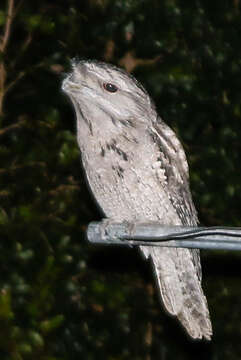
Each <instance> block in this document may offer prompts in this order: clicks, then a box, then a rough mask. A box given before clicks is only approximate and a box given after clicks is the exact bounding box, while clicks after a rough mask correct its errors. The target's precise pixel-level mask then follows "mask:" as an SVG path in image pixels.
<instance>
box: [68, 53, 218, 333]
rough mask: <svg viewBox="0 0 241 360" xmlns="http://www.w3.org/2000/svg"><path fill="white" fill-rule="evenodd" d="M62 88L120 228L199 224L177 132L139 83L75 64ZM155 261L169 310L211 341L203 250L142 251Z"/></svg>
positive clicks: (84, 153) (106, 206)
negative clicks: (133, 224)
mask: <svg viewBox="0 0 241 360" xmlns="http://www.w3.org/2000/svg"><path fill="white" fill-rule="evenodd" d="M71 65H72V69H71V71H70V72H69V73H68V74H67V75H66V76H65V78H64V80H63V82H62V90H63V92H64V93H65V94H66V95H67V96H68V97H69V99H70V100H71V103H72V104H73V107H74V110H75V116H76V121H77V142H78V145H79V149H80V153H81V160H82V165H83V169H84V172H85V175H86V178H87V182H88V184H89V187H90V189H91V192H92V194H93V195H94V198H95V199H96V201H97V204H98V205H99V207H100V208H101V210H102V212H103V214H104V216H105V217H106V218H107V219H111V220H113V221H116V222H129V223H144V222H145V223H146V222H158V223H159V224H161V225H170V226H171V225H192V226H193V225H197V224H198V217H197V211H196V209H195V206H194V204H193V200H192V196H191V192H190V186H189V169H188V163H187V160H186V155H185V152H184V149H183V147H182V145H181V143H180V141H179V140H178V138H177V136H176V134H175V132H174V131H173V130H172V129H171V128H170V127H169V126H168V125H167V124H166V123H165V122H164V121H163V120H162V118H161V117H160V116H159V115H158V113H157V110H156V107H155V105H154V102H153V100H152V99H151V97H150V96H149V94H148V92H147V91H146V90H145V88H144V87H143V86H142V85H141V84H140V83H139V82H138V81H137V80H136V78H135V77H134V76H132V75H131V74H129V73H127V72H126V71H125V70H124V69H122V68H119V67H117V66H115V65H113V64H110V63H105V62H101V61H97V60H78V59H73V60H72V61H71ZM140 250H141V252H142V254H143V255H144V258H146V259H150V261H151V263H152V265H153V271H154V273H155V278H156V280H157V287H158V288H159V293H160V297H161V299H162V303H163V305H164V309H166V311H167V312H168V313H169V314H171V315H172V316H174V317H177V318H178V319H179V321H180V323H181V324H182V326H183V327H184V329H185V330H186V332H187V333H188V334H189V336H190V337H191V338H192V339H206V340H210V339H211V336H212V325H211V320H210V315H209V310H208V305H207V300H206V297H205V295H204V293H203V289H202V286H201V280H202V279H201V278H202V271H201V264H200V255H199V250H197V249H187V248H167V247H152V246H140Z"/></svg>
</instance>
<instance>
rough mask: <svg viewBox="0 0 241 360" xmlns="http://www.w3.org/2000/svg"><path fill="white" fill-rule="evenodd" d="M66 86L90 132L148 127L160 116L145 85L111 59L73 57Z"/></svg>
mask: <svg viewBox="0 0 241 360" xmlns="http://www.w3.org/2000/svg"><path fill="white" fill-rule="evenodd" d="M62 89H63V91H64V92H65V93H67V95H68V96H69V97H70V99H71V100H72V102H73V104H74V107H75V110H76V114H77V121H78V128H79V127H80V126H81V124H82V126H84V125H83V123H85V124H87V125H88V126H87V127H88V128H89V131H90V132H91V131H96V132H97V133H98V134H101V131H103V130H106V129H107V128H108V131H109V132H111V133H112V134H113V133H116V134H117V133H118V132H119V133H120V132H121V131H122V130H123V129H125V128H126V127H127V126H129V127H135V128H138V127H139V126H141V127H143V126H146V127H147V126H148V125H149V124H150V123H151V120H153V118H154V117H155V116H156V112H155V107H154V105H153V103H152V101H151V99H150V97H149V95H148V93H147V92H146V90H145V89H144V88H143V86H142V85H141V84H139V83H138V82H137V80H136V79H135V78H134V77H132V76H131V75H129V74H128V73H127V72H126V71H124V70H122V69H120V68H117V67H115V66H113V65H110V64H107V63H102V62H98V61H95V60H87V61H76V60H73V61H72V72H71V73H70V74H69V75H68V76H67V77H66V78H65V80H64V81H63V85H62ZM83 120H84V122H83ZM80 123H81V124H80Z"/></svg>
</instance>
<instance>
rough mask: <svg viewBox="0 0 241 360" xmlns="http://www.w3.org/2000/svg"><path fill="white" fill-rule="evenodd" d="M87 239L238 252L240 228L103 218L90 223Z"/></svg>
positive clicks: (240, 239)
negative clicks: (122, 220)
mask: <svg viewBox="0 0 241 360" xmlns="http://www.w3.org/2000/svg"><path fill="white" fill-rule="evenodd" d="M87 239H88V241H90V242H91V243H100V244H113V245H126V246H137V245H145V246H161V247H181V248H198V249H216V250H241V228H231V227H198V226H162V225H160V224H158V223H148V224H131V223H127V222H124V223H115V222H112V221H110V220H109V219H104V220H103V221H101V222H92V223H90V224H89V226H88V229H87Z"/></svg>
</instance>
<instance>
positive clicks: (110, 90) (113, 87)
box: [103, 83, 118, 93]
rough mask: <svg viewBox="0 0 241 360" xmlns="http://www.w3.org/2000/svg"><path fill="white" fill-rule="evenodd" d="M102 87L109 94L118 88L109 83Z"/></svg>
mask: <svg viewBox="0 0 241 360" xmlns="http://www.w3.org/2000/svg"><path fill="white" fill-rule="evenodd" d="M103 87H104V89H105V90H106V91H109V92H111V93H115V92H116V91H117V90H118V87H117V86H115V85H114V84H111V83H104V84H103Z"/></svg>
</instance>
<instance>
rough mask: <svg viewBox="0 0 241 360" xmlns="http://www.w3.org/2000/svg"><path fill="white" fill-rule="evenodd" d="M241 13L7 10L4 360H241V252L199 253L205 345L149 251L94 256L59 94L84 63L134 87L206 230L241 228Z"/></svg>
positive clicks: (214, 7) (217, 6) (227, 5)
mask: <svg viewBox="0 0 241 360" xmlns="http://www.w3.org/2000/svg"><path fill="white" fill-rule="evenodd" d="M240 10H241V5H240V1H239V0H232V1H231V0H230V1H228V0H226V1H225V0H221V1H210V0H209V1H197V0H193V1H186V0H179V1H178V0H166V1H157V0H129V1H128V0H126V1H120V0H89V1H87V0H82V1H77V0H69V1H67V0H62V1H61V0H59V1H57V0H52V1H47V0H41V1H37V0H35V1H30V0H22V1H16V0H15V2H14V1H13V0H8V1H5V2H4V1H2V2H1V9H0V26H1V28H0V35H1V39H0V51H1V55H0V60H1V63H0V232H1V237H0V239H1V240H0V358H1V359H3V360H5V359H6V360H8V359H13V360H22V359H35V360H40V359H41V360H65V359H88V360H92V359H103V360H106V359H107V360H123V359H132V360H139V359H144V360H150V359H160V360H167V359H194V358H195V359H211V360H219V359H230V360H233V359H240V358H241V304H240V296H241V276H240V275H241V274H240V267H241V259H240V254H239V253H238V252H236V253H234V252H231V251H230V252H222V251H220V252H213V251H203V252H202V263H203V287H204V290H205V293H206V295H207V298H208V303H209V307H210V313H211V317H212V322H213V329H214V336H213V340H212V342H211V343H207V342H202V341H201V342H192V341H190V339H189V338H188V337H187V336H186V334H185V333H184V331H183V330H182V328H181V326H180V325H179V323H178V322H177V321H176V320H174V319H172V318H170V317H169V316H167V315H166V314H165V312H164V311H163V309H162V306H161V304H160V301H159V299H158V296H157V291H156V289H155V284H154V280H153V277H152V273H151V269H150V266H149V264H148V263H146V262H144V261H143V259H142V258H141V256H140V254H139V253H138V251H137V250H135V249H125V248H117V247H116V248H111V247H101V246H99V247H97V246H90V245H88V243H87V242H86V240H85V237H84V231H85V229H86V226H87V224H88V223H89V222H90V221H93V220H98V219H100V214H99V213H98V210H97V208H96V205H95V203H94V202H93V200H92V198H91V196H90V194H89V191H88V189H87V187H86V185H85V182H84V177H83V173H82V170H81V166H80V157H79V151H78V148H77V144H76V138H75V127H76V125H75V118H74V112H73V109H72V107H71V105H70V102H69V101H68V99H67V98H66V97H65V96H64V95H63V93H62V92H61V90H60V87H61V81H62V79H63V76H64V72H67V71H68V70H69V69H70V64H69V59H71V58H72V57H75V56H78V57H79V58H96V59H99V60H104V61H109V62H112V63H114V64H117V65H121V66H123V67H125V68H126V69H127V70H128V71H130V72H132V73H133V74H134V75H135V76H136V77H137V78H138V79H139V80H140V81H141V82H142V83H143V85H144V86H145V87H146V88H147V90H148V91H149V93H150V94H151V96H152V97H153V99H154V101H155V103H156V105H157V108H158V112H159V114H160V115H161V116H162V117H163V119H165V121H166V122H167V124H169V125H170V126H171V127H172V128H173V129H174V130H175V131H176V133H177V134H178V136H179V138H180V139H181V140H182V143H183V145H184V147H185V151H186V153H187V157H188V161H189V165H190V173H191V174H190V175H191V188H192V193H193V197H194V201H195V204H196V207H197V209H198V212H199V217H200V220H201V222H202V223H203V224H205V225H207V226H212V225H229V226H240V225H241V221H240V218H241V207H240V202H241V170H240V152H241V144H240V136H241V123H240V121H241V72H240V68H241V46H240V42H241V40H240V36H241V20H240V19H241V18H240ZM7 14H8V15H7Z"/></svg>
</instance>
